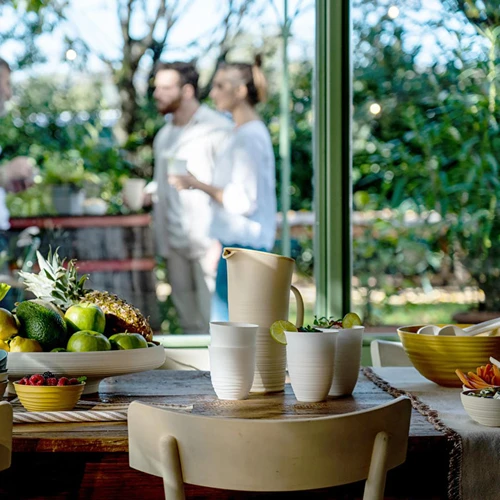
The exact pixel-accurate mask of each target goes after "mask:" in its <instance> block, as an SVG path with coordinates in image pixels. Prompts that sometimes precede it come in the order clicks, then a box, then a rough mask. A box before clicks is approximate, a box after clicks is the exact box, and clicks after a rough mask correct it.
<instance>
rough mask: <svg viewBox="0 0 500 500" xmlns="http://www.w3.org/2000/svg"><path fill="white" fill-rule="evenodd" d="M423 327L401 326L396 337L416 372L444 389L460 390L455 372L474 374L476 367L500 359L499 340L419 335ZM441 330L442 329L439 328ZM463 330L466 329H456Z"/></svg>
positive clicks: (485, 337)
mask: <svg viewBox="0 0 500 500" xmlns="http://www.w3.org/2000/svg"><path fill="white" fill-rule="evenodd" d="M422 326H424V325H412V326H402V327H400V328H398V335H399V338H400V339H401V342H402V343H403V347H404V349H405V351H406V354H408V357H409V358H410V361H411V362H412V363H413V365H414V366H415V368H416V369H417V370H418V371H419V372H420V374H421V375H423V376H424V377H425V378H426V379H429V380H431V381H432V382H435V383H436V384H438V385H443V386H445V387H462V382H461V381H460V379H459V378H458V377H457V375H456V373H455V370H456V369H457V368H458V369H460V370H462V371H463V372H465V373H467V372H470V371H473V372H474V373H476V368H477V367H478V366H482V365H485V364H487V363H489V362H490V356H493V357H494V358H497V359H500V336H498V337H487V336H483V335H477V336H474V337H454V336H453V337H452V336H444V335H443V336H440V335H418V334H417V331H418V329H419V328H421V327H422ZM439 326H444V325H439ZM457 326H460V327H462V328H463V327H465V326H468V325H457Z"/></svg>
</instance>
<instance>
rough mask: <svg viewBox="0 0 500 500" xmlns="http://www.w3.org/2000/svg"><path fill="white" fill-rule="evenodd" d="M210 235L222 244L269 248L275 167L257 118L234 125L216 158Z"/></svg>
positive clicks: (272, 233)
mask: <svg viewBox="0 0 500 500" xmlns="http://www.w3.org/2000/svg"><path fill="white" fill-rule="evenodd" d="M213 185H214V186H216V187H218V188H223V204H222V206H221V205H219V204H217V203H215V202H214V203H213V204H212V205H213V211H214V212H213V214H214V215H213V220H212V225H211V227H210V235H211V236H212V237H213V238H215V239H217V240H219V241H220V242H222V243H223V244H224V245H226V246H230V245H235V244H237V245H242V246H245V247H251V248H265V249H266V250H271V249H272V247H273V246H274V240H275V237H276V211H277V208H276V206H277V201H276V169H275V162H274V152H273V146H272V143H271V137H270V135H269V132H268V130H267V128H266V126H265V125H264V123H263V122H261V121H260V120H252V121H249V122H247V123H245V124H243V125H240V126H239V127H236V128H235V129H234V131H233V133H232V134H231V136H230V138H229V140H228V141H227V144H226V146H225V148H223V149H222V150H221V152H220V154H219V156H218V157H217V159H216V168H215V172H214V181H213Z"/></svg>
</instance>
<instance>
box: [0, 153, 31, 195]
mask: <svg viewBox="0 0 500 500" xmlns="http://www.w3.org/2000/svg"><path fill="white" fill-rule="evenodd" d="M34 177H35V161H34V160H33V159H32V158H28V157H27V156H17V157H16V158H14V159H13V160H11V161H9V162H7V163H5V164H3V165H1V166H0V185H1V186H2V187H3V188H4V189H5V190H6V191H12V192H14V193H18V192H19V191H24V190H25V189H28V188H29V187H30V186H32V185H33V182H34Z"/></svg>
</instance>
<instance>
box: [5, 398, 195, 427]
mask: <svg viewBox="0 0 500 500" xmlns="http://www.w3.org/2000/svg"><path fill="white" fill-rule="evenodd" d="M10 403H11V405H12V409H13V412H14V414H13V422H14V424H43V423H66V422H67V423H71V422H120V421H126V420H127V412H128V406H129V404H130V403H123V404H116V403H111V404H110V403H99V402H96V401H85V400H80V401H79V402H78V403H77V405H76V406H75V408H74V409H73V410H71V411H40V412H39V411H26V410H25V409H24V407H23V406H22V405H21V403H20V401H19V399H18V398H15V399H13V400H12V401H11V402H10ZM148 404H150V405H152V406H159V407H161V408H166V409H167V408H168V409H172V410H184V411H192V409H193V405H183V404H155V403H148Z"/></svg>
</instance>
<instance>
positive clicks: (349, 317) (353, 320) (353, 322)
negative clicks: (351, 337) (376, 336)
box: [342, 312, 363, 328]
mask: <svg viewBox="0 0 500 500" xmlns="http://www.w3.org/2000/svg"><path fill="white" fill-rule="evenodd" d="M362 324H363V323H362V322H361V318H360V317H359V316H358V315H357V314H356V313H352V312H351V313H347V314H346V315H345V316H344V319H343V320H342V328H352V327H353V326H361V325H362Z"/></svg>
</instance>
